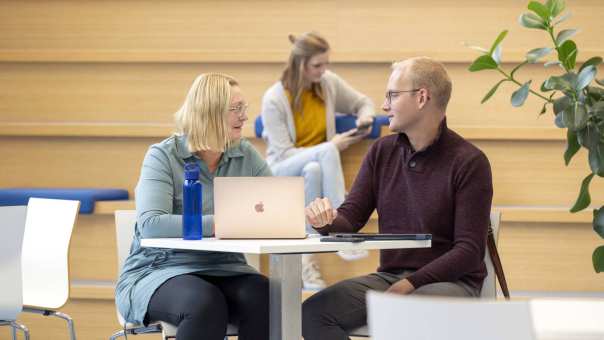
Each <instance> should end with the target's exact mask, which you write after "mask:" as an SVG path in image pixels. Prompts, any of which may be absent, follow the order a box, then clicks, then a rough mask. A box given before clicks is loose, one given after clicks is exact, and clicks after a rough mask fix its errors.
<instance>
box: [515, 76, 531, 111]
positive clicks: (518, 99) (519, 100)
mask: <svg viewBox="0 0 604 340" xmlns="http://www.w3.org/2000/svg"><path fill="white" fill-rule="evenodd" d="M531 81H532V80H529V81H527V82H526V83H524V84H523V85H522V86H521V87H520V88H519V89H518V90H516V91H514V93H512V99H511V100H512V106H515V107H519V106H522V104H524V102H525V101H526V98H527V97H528V94H529V89H530V86H531Z"/></svg>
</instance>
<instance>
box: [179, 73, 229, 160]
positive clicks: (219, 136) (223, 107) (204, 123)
mask: <svg viewBox="0 0 604 340" xmlns="http://www.w3.org/2000/svg"><path fill="white" fill-rule="evenodd" d="M237 85H238V83H237V81H236V80H235V79H234V78H233V77H230V76H227V75H225V74H220V73H204V74H201V75H199V76H198V77H197V78H196V79H195V81H193V85H191V89H190V90H189V93H188V94H187V97H186V98H185V101H184V103H183V104H182V106H181V108H180V109H179V110H178V111H177V112H176V113H175V114H174V120H175V123H176V131H177V133H178V134H182V135H186V136H187V146H188V148H189V151H191V152H197V151H202V150H204V151H207V150H211V151H218V152H224V151H225V150H226V149H227V148H229V147H230V146H231V142H232V141H231V140H230V130H231V129H230V127H229V123H228V111H229V108H230V105H231V87H232V86H237Z"/></svg>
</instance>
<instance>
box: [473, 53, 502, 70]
mask: <svg viewBox="0 0 604 340" xmlns="http://www.w3.org/2000/svg"><path fill="white" fill-rule="evenodd" d="M496 68H497V62H495V60H493V58H492V57H491V56H490V55H481V56H480V57H478V58H476V60H474V62H473V63H472V65H470V67H469V68H468V70H469V71H470V72H476V71H481V70H493V69H496Z"/></svg>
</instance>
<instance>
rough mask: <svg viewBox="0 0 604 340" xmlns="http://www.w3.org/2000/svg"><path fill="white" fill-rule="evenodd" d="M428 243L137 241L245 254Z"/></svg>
mask: <svg viewBox="0 0 604 340" xmlns="http://www.w3.org/2000/svg"><path fill="white" fill-rule="evenodd" d="M431 244H432V243H431V241H430V240H421V241H416V240H388V241H363V242H356V243H352V242H321V241H320V237H319V235H311V236H309V237H307V238H305V239H246V240H241V239H237V240H230V239H229V240H225V239H217V238H214V237H208V238H204V239H202V240H194V241H190V240H183V239H181V238H153V239H142V240H141V246H143V247H148V248H172V249H189V250H203V251H221V252H229V253H246V254H291V253H317V252H334V251H339V250H359V249H366V250H373V249H404V248H429V247H430V246H431Z"/></svg>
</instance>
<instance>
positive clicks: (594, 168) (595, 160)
mask: <svg viewBox="0 0 604 340" xmlns="http://www.w3.org/2000/svg"><path fill="white" fill-rule="evenodd" d="M584 139H585V141H584V144H585V146H586V147H587V149H588V150H589V153H588V161H589V167H590V169H591V172H593V173H595V174H597V175H599V176H604V141H603V140H602V134H601V133H600V132H599V131H598V129H597V128H596V127H594V126H593V125H590V126H587V128H586V129H585V133H584Z"/></svg>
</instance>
